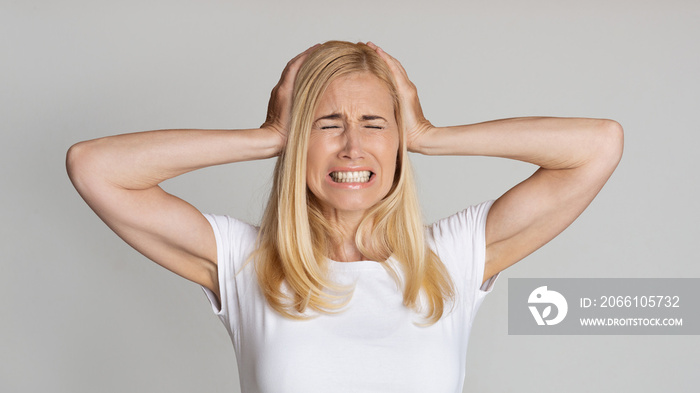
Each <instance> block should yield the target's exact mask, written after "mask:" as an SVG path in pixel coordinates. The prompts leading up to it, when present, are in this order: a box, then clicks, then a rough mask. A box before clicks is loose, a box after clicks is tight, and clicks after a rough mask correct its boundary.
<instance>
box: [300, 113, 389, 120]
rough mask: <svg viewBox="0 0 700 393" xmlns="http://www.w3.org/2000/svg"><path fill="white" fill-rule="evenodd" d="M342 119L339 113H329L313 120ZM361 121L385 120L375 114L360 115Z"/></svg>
mask: <svg viewBox="0 0 700 393" xmlns="http://www.w3.org/2000/svg"><path fill="white" fill-rule="evenodd" d="M338 119H342V116H341V115H340V113H331V114H330V115H326V116H322V117H319V118H318V119H316V120H315V121H314V122H316V121H319V120H338ZM360 120H362V121H370V120H384V121H387V120H386V119H385V118H383V117H381V116H377V115H362V117H361V118H360Z"/></svg>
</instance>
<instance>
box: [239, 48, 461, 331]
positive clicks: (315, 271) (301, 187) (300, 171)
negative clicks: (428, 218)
mask: <svg viewBox="0 0 700 393" xmlns="http://www.w3.org/2000/svg"><path fill="white" fill-rule="evenodd" d="M359 72H369V73H371V74H373V75H375V76H376V77H378V78H379V79H380V80H381V81H383V82H384V83H385V84H386V86H387V88H388V89H389V91H390V92H391V95H392V97H393V101H394V102H393V103H394V108H395V116H396V120H397V122H398V125H399V134H400V147H399V152H398V156H397V167H396V174H395V176H394V182H393V185H392V187H391V189H390V191H389V193H388V194H387V195H386V196H385V197H384V198H383V199H382V200H381V201H380V202H379V203H378V204H377V205H376V206H374V207H372V208H371V209H369V211H368V212H367V213H366V215H365V217H364V218H363V220H362V221H361V223H360V225H359V228H358V230H357V233H356V235H355V243H356V245H357V248H358V250H359V251H360V252H361V253H362V255H363V256H365V257H366V258H369V259H370V260H373V261H377V262H379V263H382V265H383V266H384V267H385V268H386V269H387V270H388V271H389V272H390V273H391V274H392V276H393V277H394V279H395V280H396V282H397V285H399V286H400V285H401V284H403V303H404V305H405V306H407V307H410V308H412V309H414V310H416V311H417V312H421V313H424V316H425V321H426V322H427V324H433V323H435V322H437V321H438V320H439V319H440V317H441V316H442V315H443V313H444V310H445V306H446V303H447V302H451V301H452V300H453V299H454V288H453V284H452V280H451V279H450V277H449V274H448V272H447V269H446V268H445V266H444V265H443V263H442V262H441V261H440V259H439V258H438V257H437V255H435V253H434V252H433V251H432V250H430V248H429V247H428V245H427V243H426V240H425V237H424V226H423V222H422V219H421V214H420V206H419V204H418V198H417V195H416V191H415V184H414V180H413V173H412V170H411V167H410V163H409V161H408V153H407V150H406V143H405V140H404V135H403V131H402V130H403V128H402V127H401V105H400V103H399V100H398V94H397V90H396V84H395V81H394V79H393V77H392V75H391V71H390V70H389V68H388V67H387V65H386V64H385V63H384V61H383V60H382V59H381V58H380V57H379V56H378V55H377V54H376V53H375V52H374V51H373V50H372V49H370V48H369V47H368V46H367V45H365V44H361V43H358V44H353V43H349V42H340V41H329V42H326V43H325V44H323V45H321V46H320V47H319V48H317V49H316V50H315V51H314V52H312V53H311V54H309V56H308V58H307V59H306V60H305V61H304V64H303V65H302V66H301V68H300V70H299V72H298V74H297V77H296V81H295V86H294V98H293V108H292V118H291V127H290V130H289V134H288V136H287V144H286V146H285V148H284V150H283V152H282V153H281V155H280V157H279V158H278V160H277V164H276V166H275V170H274V180H273V185H272V190H271V195H270V199H269V201H268V204H267V208H266V210H265V213H264V215H263V219H262V222H261V225H260V232H259V235H258V241H257V245H256V246H257V247H256V251H255V252H254V253H253V255H252V256H251V258H252V259H253V260H254V261H255V266H256V271H257V275H258V282H259V285H260V288H261V289H262V291H263V293H264V295H265V298H266V299H267V302H268V303H269V305H270V306H271V307H272V308H273V309H275V310H276V311H278V312H279V313H281V314H282V315H284V316H285V317H289V318H294V319H301V318H307V317H308V315H307V314H306V311H307V310H314V311H317V312H320V313H335V312H339V311H342V308H343V307H344V306H345V305H346V304H347V302H348V301H349V300H350V298H351V296H352V288H348V287H344V286H339V285H338V284H336V283H334V282H332V281H330V280H329V279H328V278H327V273H328V265H329V262H328V256H329V255H330V251H331V245H332V242H333V239H338V238H339V236H340V232H339V229H338V228H334V227H332V226H331V225H330V223H329V222H328V220H327V219H326V218H325V217H324V215H323V214H322V212H321V208H320V205H319V203H318V201H317V200H316V198H315V197H314V195H313V194H312V193H311V192H309V190H308V188H307V186H306V160H307V146H308V140H309V133H310V130H311V126H312V123H313V121H314V119H313V116H314V114H315V111H316V108H317V106H318V102H319V100H320V99H321V97H322V95H323V93H324V92H325V90H326V88H327V87H328V86H329V85H330V83H331V82H332V81H333V80H335V79H336V78H339V77H341V76H345V75H348V74H351V73H359ZM389 257H392V259H393V260H394V261H396V262H397V263H398V266H399V268H400V269H401V272H397V271H396V270H395V269H396V268H395V267H394V266H391V264H388V263H387V261H388V259H389ZM399 273H403V276H402V277H401V278H399V277H400V275H399ZM420 298H423V300H420Z"/></svg>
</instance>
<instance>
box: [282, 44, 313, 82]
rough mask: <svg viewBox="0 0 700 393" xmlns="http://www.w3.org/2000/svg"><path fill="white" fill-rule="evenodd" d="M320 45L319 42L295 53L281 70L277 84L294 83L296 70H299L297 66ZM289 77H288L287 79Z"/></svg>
mask: <svg viewBox="0 0 700 393" xmlns="http://www.w3.org/2000/svg"><path fill="white" fill-rule="evenodd" d="M319 46H321V44H316V45H314V46H311V47H309V48H308V49H306V50H305V51H303V52H301V53H299V54H298V55H296V56H295V57H294V58H293V59H292V60H290V61H289V62H288V63H287V66H286V67H284V70H283V71H282V76H281V77H280V81H279V84H278V85H283V84H285V82H287V81H288V82H289V83H290V84H291V85H292V86H293V85H294V80H295V79H296V75H297V72H299V68H301V65H302V64H304V60H306V58H307V57H308V56H309V54H311V53H312V52H313V51H314V50H316V48H318V47H319ZM288 78H290V79H288Z"/></svg>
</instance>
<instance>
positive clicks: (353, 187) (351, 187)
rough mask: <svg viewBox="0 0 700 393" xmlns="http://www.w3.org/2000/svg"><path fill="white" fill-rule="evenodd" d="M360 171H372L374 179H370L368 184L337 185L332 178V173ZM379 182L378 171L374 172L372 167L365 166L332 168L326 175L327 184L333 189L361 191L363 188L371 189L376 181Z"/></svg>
mask: <svg viewBox="0 0 700 393" xmlns="http://www.w3.org/2000/svg"><path fill="white" fill-rule="evenodd" d="M359 171H370V172H372V173H373V175H372V177H370V179H369V181H368V182H367V183H336V182H334V181H333V178H332V177H331V173H332V172H359ZM376 180H377V171H375V170H373V169H372V168H370V167H365V166H362V167H360V166H358V167H333V168H331V169H330V170H329V171H328V173H326V183H328V184H329V185H330V186H331V187H334V188H340V189H345V190H360V189H363V188H367V187H371V186H372V185H373V184H374V183H375V181H376Z"/></svg>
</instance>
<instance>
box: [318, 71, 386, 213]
mask: <svg viewBox="0 0 700 393" xmlns="http://www.w3.org/2000/svg"><path fill="white" fill-rule="evenodd" d="M398 150H399V129H398V126H397V123H396V118H395V116H394V104H393V100H392V96H391V93H390V92H389V89H388V88H387V87H386V85H385V84H384V82H382V81H381V80H380V79H379V78H377V77H376V76H374V75H372V74H371V73H368V72H363V73H354V74H349V75H347V76H343V77H340V78H338V79H336V80H334V81H333V82H331V84H330V85H329V86H328V88H327V89H326V91H325V93H324V94H323V96H322V97H321V100H320V102H319V105H318V108H317V110H316V113H315V115H314V122H313V124H312V126H311V134H310V136H309V151H308V159H307V166H306V181H307V185H308V187H309V190H310V191H311V192H312V193H313V194H314V195H315V196H316V198H317V199H318V200H319V201H320V202H321V204H322V208H323V209H324V214H330V215H333V214H335V215H340V214H347V213H364V211H366V210H367V209H369V208H371V207H372V206H374V205H375V204H377V203H378V202H379V201H381V200H382V198H384V197H385V196H386V195H387V194H388V193H389V190H390V189H391V186H392V183H393V181H394V173H395V171H396V157H397V154H398Z"/></svg>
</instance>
